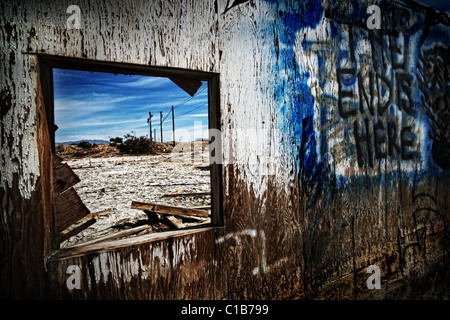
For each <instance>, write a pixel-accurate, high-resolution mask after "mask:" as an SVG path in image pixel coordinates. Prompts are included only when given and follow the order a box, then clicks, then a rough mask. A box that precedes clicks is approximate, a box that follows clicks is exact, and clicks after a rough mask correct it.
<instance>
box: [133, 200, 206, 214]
mask: <svg viewBox="0 0 450 320" xmlns="http://www.w3.org/2000/svg"><path fill="white" fill-rule="evenodd" d="M131 208H132V209H141V210H149V211H156V212H158V213H162V214H171V215H180V216H196V217H205V218H207V217H208V211H206V210H199V209H189V208H183V207H174V206H167V205H163V204H156V203H145V202H138V201H133V202H131Z"/></svg>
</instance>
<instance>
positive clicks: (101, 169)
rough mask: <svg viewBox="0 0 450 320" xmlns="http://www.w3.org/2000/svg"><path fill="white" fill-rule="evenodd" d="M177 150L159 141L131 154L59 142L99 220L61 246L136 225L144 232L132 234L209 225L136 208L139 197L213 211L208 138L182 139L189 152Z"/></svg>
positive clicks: (107, 147) (85, 200) (204, 220)
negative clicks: (143, 151)
mask: <svg viewBox="0 0 450 320" xmlns="http://www.w3.org/2000/svg"><path fill="white" fill-rule="evenodd" d="M181 144H183V145H181ZM194 145H195V147H194ZM173 148H174V147H173V146H172V144H171V143H157V144H156V152H155V153H154V154H147V155H130V154H123V153H121V152H120V151H119V150H118V149H117V148H116V147H114V146H110V145H94V146H92V147H91V148H89V150H86V149H83V148H80V147H78V146H76V145H68V146H63V145H58V146H57V147H56V150H57V154H58V155H59V156H60V157H61V158H62V159H63V162H64V163H67V164H68V165H69V166H70V167H71V168H72V170H73V171H74V172H75V174H76V175H77V176H78V177H79V178H80V180H81V181H80V182H79V183H77V184H76V185H75V189H76V191H77V193H78V195H79V196H80V198H81V200H82V201H83V203H84V204H85V205H86V207H87V208H88V209H89V210H90V212H91V214H93V215H91V216H94V217H95V223H93V224H92V225H91V226H89V227H88V228H86V229H84V230H83V231H81V232H79V233H78V234H76V235H74V236H72V237H70V238H69V239H67V240H65V241H64V242H62V243H61V245H60V247H62V248H63V247H68V246H71V245H75V244H80V243H84V242H87V241H91V240H95V239H98V238H99V237H104V236H107V235H110V234H115V233H118V232H121V231H123V230H127V229H130V230H131V229H133V228H135V229H136V230H140V231H139V232H136V233H133V234H132V235H127V236H137V235H141V234H146V233H152V232H163V231H166V230H172V229H176V228H183V227H190V226H194V225H198V224H202V223H205V224H207V223H209V222H210V218H208V217H206V218H200V217H187V216H186V217H180V216H177V217H176V218H175V220H174V218H173V216H169V217H168V216H166V215H161V214H158V213H157V212H151V211H146V210H139V209H134V208H131V204H132V202H133V201H136V202H143V203H157V204H161V205H169V206H177V207H183V208H197V209H201V210H208V212H209V211H210V210H209V206H210V171H209V156H208V142H207V141H203V142H195V143H190V142H182V143H177V146H176V148H177V149H176V150H178V149H182V150H184V153H175V152H173V151H174V149H173ZM182 154H184V156H185V157H181V156H180V155H182ZM181 160H182V161H181ZM168 218H171V219H168ZM174 223H175V225H174ZM76 227H77V224H75V225H73V226H72V227H71V228H76Z"/></svg>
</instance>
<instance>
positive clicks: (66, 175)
mask: <svg viewBox="0 0 450 320" xmlns="http://www.w3.org/2000/svg"><path fill="white" fill-rule="evenodd" d="M53 181H55V183H54V184H53V191H54V192H55V193H61V192H63V191H65V190H67V189H69V188H70V187H72V186H74V185H76V184H77V183H78V182H80V178H79V177H78V176H77V175H76V174H75V172H73V170H72V168H71V167H70V166H69V165H68V164H67V163H63V164H60V165H59V166H57V167H56V168H54V169H53Z"/></svg>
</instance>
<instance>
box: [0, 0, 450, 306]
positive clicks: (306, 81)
mask: <svg viewBox="0 0 450 320" xmlns="http://www.w3.org/2000/svg"><path fill="white" fill-rule="evenodd" d="M236 2H238V1H236ZM233 3H234V2H233V1H225V0H221V1H194V0H188V1H148V2H144V1H138V0H128V1H113V0H111V1H95V2H93V1H82V0H80V1H77V3H76V5H78V6H79V7H80V9H81V27H80V29H72V30H69V29H68V28H67V27H66V20H67V18H68V17H69V14H67V13H66V9H67V7H68V6H69V5H71V4H73V3H72V2H70V1H61V2H56V1H39V2H36V1H20V2H17V3H16V2H5V1H3V2H2V3H1V5H0V17H1V20H0V21H1V22H0V23H1V29H0V43H1V50H0V54H1V56H0V63H1V73H0V77H1V94H0V97H1V140H0V144H1V170H2V171H1V183H0V198H1V201H2V202H1V203H2V205H1V210H2V211H1V212H2V213H1V221H0V235H1V236H0V239H1V240H0V241H1V243H0V265H1V269H0V283H1V289H0V292H1V296H3V297H58V298H68V299H71V298H135V299H181V298H189V299H205V298H207V299H222V298H233V299H235V298H257V299H259V298H261V299H263V298H312V299H314V298H357V299H365V298H421V297H424V298H439V297H442V295H443V294H446V293H447V294H448V283H449V274H448V269H449V268H448V267H449V260H448V247H449V231H448V223H449V207H450V200H449V195H450V192H449V191H450V190H449V168H450V163H449V159H450V157H449V156H448V155H449V154H450V151H449V150H450V130H449V127H448V125H449V122H450V116H449V111H448V110H449V109H448V107H449V99H450V95H449V91H448V90H449V89H448V88H449V87H448V85H449V80H450V78H449V66H450V64H449V61H448V59H449V58H448V56H449V48H448V46H449V45H450V41H449V38H450V28H449V24H448V17H447V16H446V15H439V14H437V13H436V12H435V11H433V10H430V9H426V8H424V7H422V6H416V7H414V8H411V7H406V6H404V5H403V4H401V3H396V2H392V3H391V2H382V3H380V8H381V12H382V15H381V16H382V19H383V23H382V29H381V30H369V29H368V28H367V26H366V21H367V18H368V16H369V15H368V14H367V12H366V9H367V6H368V2H366V1H357V0H355V1H324V2H320V1H315V0H311V1H304V2H300V1H288V0H286V1H277V2H274V1H264V0H261V1H253V0H252V1H244V2H243V3H241V4H239V5H236V6H232V4H233ZM369 4H372V3H369ZM29 53H33V54H29ZM35 53H45V54H50V55H60V56H65V57H76V58H83V59H92V60H101V61H111V62H124V63H133V64H142V65H153V66H164V67H177V68H186V69H191V70H201V71H211V72H217V73H220V106H221V119H222V132H223V136H222V143H223V159H224V165H223V183H224V185H223V192H224V220H225V225H224V227H220V228H211V229H206V230H203V231H200V232H193V233H190V234H187V235H182V236H174V237H171V238H168V239H163V240H158V241H152V242H148V241H145V238H143V239H140V240H137V241H136V242H135V243H133V244H132V245H129V244H127V245H123V246H119V247H118V248H115V249H108V248H101V247H92V248H90V250H87V251H86V252H84V253H83V254H80V255H78V256H75V257H70V256H69V257H63V256H61V257H60V259H56V260H55V259H52V260H51V261H50V262H48V261H47V258H48V257H49V256H50V255H51V253H52V247H51V242H50V241H49V238H50V237H51V236H52V235H51V234H50V233H51V232H52V231H51V230H52V223H53V222H52V216H51V203H50V202H51V183H52V181H51V178H50V177H51V170H52V169H51V162H50V160H51V155H50V154H49V152H48V150H49V147H48V145H49V143H50V140H49V137H48V132H46V130H45V128H46V126H47V124H46V119H45V116H44V115H45V110H44V102H43V101H42V99H43V98H42V93H41V84H40V82H39V68H38V64H37V57H36V55H35ZM69 265H77V266H79V267H80V268H81V272H82V274H81V279H82V286H81V289H79V290H77V289H73V290H69V289H68V288H67V286H66V280H67V278H68V274H67V273H66V270H67V267H68V266H69ZM369 265H378V266H379V267H380V268H381V275H382V290H368V289H367V287H366V283H365V281H366V279H367V278H368V276H369V275H368V274H366V270H367V267H368V266H369Z"/></svg>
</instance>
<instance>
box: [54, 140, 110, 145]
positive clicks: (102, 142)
mask: <svg viewBox="0 0 450 320" xmlns="http://www.w3.org/2000/svg"><path fill="white" fill-rule="evenodd" d="M83 141H87V142H89V143H91V144H94V143H95V144H109V141H106V140H78V141H66V142H56V143H55V145H61V144H62V145H64V146H68V145H71V144H78V143H80V142H83Z"/></svg>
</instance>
